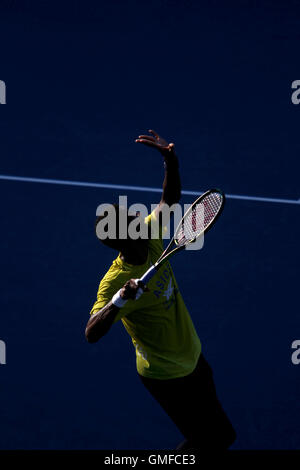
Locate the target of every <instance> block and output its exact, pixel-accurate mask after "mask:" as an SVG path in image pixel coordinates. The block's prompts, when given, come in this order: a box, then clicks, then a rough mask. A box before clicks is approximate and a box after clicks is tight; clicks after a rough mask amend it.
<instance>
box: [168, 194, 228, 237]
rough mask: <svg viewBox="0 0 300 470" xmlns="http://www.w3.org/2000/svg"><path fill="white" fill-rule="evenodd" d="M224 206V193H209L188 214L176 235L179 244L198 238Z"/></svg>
mask: <svg viewBox="0 0 300 470" xmlns="http://www.w3.org/2000/svg"><path fill="white" fill-rule="evenodd" d="M221 206H222V195H221V194H220V193H217V192H212V193H209V194H208V195H207V196H206V197H205V198H204V199H202V201H200V202H199V203H198V204H196V205H195V206H192V208H191V210H190V211H189V212H188V213H187V214H186V216H185V217H184V219H183V220H182V223H181V225H180V226H179V228H178V230H177V233H176V235H175V238H176V241H177V244H178V245H184V244H186V243H188V242H190V241H191V240H194V239H195V238H197V237H198V236H199V235H200V234H201V233H203V232H204V231H205V230H206V228H207V227H208V226H209V225H210V224H211V222H212V221H213V220H214V218H215V217H216V215H217V214H218V212H219V210H220V208H221Z"/></svg>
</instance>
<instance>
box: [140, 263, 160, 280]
mask: <svg viewBox="0 0 300 470" xmlns="http://www.w3.org/2000/svg"><path fill="white" fill-rule="evenodd" d="M155 273H156V267H155V266H151V268H149V269H148V271H146V272H145V274H144V275H143V276H142V277H141V278H140V281H142V282H143V283H144V284H147V283H148V282H149V281H150V279H152V277H153V276H154V275H155Z"/></svg>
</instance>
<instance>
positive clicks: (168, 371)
mask: <svg viewBox="0 0 300 470" xmlns="http://www.w3.org/2000/svg"><path fill="white" fill-rule="evenodd" d="M135 142H137V143H141V144H144V145H148V146H150V147H153V148H155V149H157V150H158V151H159V152H160V153H161V155H162V157H163V160H164V167H165V178H164V183H163V191H162V198H161V201H160V203H159V204H158V206H157V207H156V209H155V210H154V211H153V212H152V214H151V215H150V216H148V217H147V218H146V220H145V223H147V224H149V227H150V226H151V222H152V223H153V221H154V220H155V221H158V222H157V223H159V219H160V214H161V212H162V210H163V206H164V205H165V204H168V205H169V206H171V205H172V204H174V203H177V202H178V201H179V199H180V196H181V183H180V176H179V168H178V159H177V156H176V153H175V147H174V144H173V143H170V144H168V143H167V142H166V141H165V140H164V139H163V138H161V137H160V136H159V135H158V134H157V133H156V132H155V131H153V130H150V131H149V135H140V136H139V138H138V139H136V140H135ZM115 207H116V209H118V210H121V208H119V207H118V206H115ZM132 219H133V217H128V223H130V221H131V220H132ZM100 220H101V217H98V218H97V220H96V226H97V223H99V222H100ZM103 243H104V244H105V245H106V246H108V247H110V248H113V249H116V250H117V251H118V252H119V255H118V257H117V258H116V259H115V260H114V261H113V263H112V265H111V267H110V268H109V270H108V271H107V273H106V274H105V276H104V277H103V279H102V280H101V282H100V285H99V289H98V294H97V300H96V302H95V304H94V306H93V308H92V310H91V312H90V313H91V315H90V319H89V321H88V323H87V326H86V331H85V335H86V339H87V341H88V342H89V343H94V342H96V341H98V340H99V339H100V338H101V337H102V336H104V335H105V334H106V333H107V332H108V331H109V329H110V328H111V327H112V325H113V323H115V322H117V321H118V320H120V319H121V320H122V322H123V325H124V327H125V328H126V330H127V332H128V333H129V335H130V336H131V338H132V342H133V345H134V347H135V350H136V364H137V372H138V375H139V377H140V380H141V381H142V383H143V384H144V386H145V387H146V388H147V389H148V390H149V392H150V393H151V395H152V396H153V397H154V398H155V399H156V400H157V402H158V403H159V404H160V405H161V406H162V408H163V409H164V410H165V412H166V413H167V414H168V415H169V417H170V418H171V419H172V420H173V422H174V423H175V425H176V426H177V428H178V429H179V430H180V431H181V433H182V434H183V436H184V437H185V440H184V441H183V442H182V443H181V444H179V445H178V446H177V447H176V449H177V450H181V449H199V450H205V451H207V450H226V449H228V448H229V447H230V446H231V445H232V444H233V442H234V441H235V437H236V435H235V431H234V429H233V427H232V425H231V423H230V421H229V419H228V417H227V416H226V414H225V412H224V410H223V408H222V406H221V404H220V402H219V400H218V398H217V395H216V389H215V385H214V381H213V374H212V370H211V367H210V366H209V364H208V363H207V361H206V360H205V358H204V356H203V352H202V351H201V342H200V340H199V337H198V335H197V332H196V330H195V327H194V325H193V322H192V319H191V317H190V314H189V312H188V310H187V308H186V306H185V304H184V301H183V298H182V296H181V294H180V291H179V288H178V285H177V282H176V279H175V277H174V274H173V271H172V269H171V266H170V264H169V262H168V261H167V262H166V263H165V264H163V266H162V267H161V268H160V269H159V270H158V272H157V274H155V276H154V277H153V278H152V279H151V280H150V281H149V283H148V285H147V286H144V285H143V284H142V283H141V282H139V281H138V280H139V278H140V277H141V276H142V275H143V274H144V273H145V272H146V271H147V270H148V269H149V267H150V266H151V264H154V263H155V262H156V260H157V259H158V258H159V256H160V255H161V253H162V251H163V241H162V230H160V237H159V238H157V239H154V238H153V239H143V238H139V239H136V240H133V239H130V238H129V237H127V239H118V238H117V239H112V238H111V239H110V238H107V239H105V240H103ZM141 294H142V295H141Z"/></svg>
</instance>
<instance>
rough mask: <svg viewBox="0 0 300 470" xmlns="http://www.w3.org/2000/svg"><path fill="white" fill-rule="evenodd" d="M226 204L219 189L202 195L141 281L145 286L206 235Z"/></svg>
mask: <svg viewBox="0 0 300 470" xmlns="http://www.w3.org/2000/svg"><path fill="white" fill-rule="evenodd" d="M224 203H225V194H224V193H223V192H222V191H221V190H219V189H210V190H209V191H206V193H204V194H202V196H200V197H199V198H198V199H197V200H196V201H195V202H194V203H193V204H192V205H191V206H190V207H189V209H188V210H187V211H186V213H185V214H184V216H183V218H182V219H181V221H180V222H179V224H178V227H177V228H176V230H175V234H174V236H173V238H172V240H171V241H170V243H169V245H168V246H167V248H166V249H165V251H164V252H163V253H162V254H161V256H160V257H159V258H158V260H157V261H156V263H155V264H154V265H153V266H151V268H150V269H148V271H146V272H145V274H144V275H143V276H142V277H141V278H140V279H139V281H142V282H143V284H144V285H145V284H147V283H148V282H149V281H150V279H151V278H152V277H153V276H154V275H155V274H156V272H157V271H158V269H159V268H160V267H161V265H162V264H163V263H165V262H166V261H167V260H168V259H169V258H171V256H173V255H175V253H178V252H179V251H181V250H184V249H185V248H186V247H187V245H189V244H190V243H193V242H195V241H196V240H197V238H199V237H200V236H201V235H203V234H204V233H206V232H207V231H208V230H209V229H210V228H211V227H212V225H213V224H214V223H215V222H216V220H217V219H218V217H219V216H220V214H221V212H222V210H223V207H224Z"/></svg>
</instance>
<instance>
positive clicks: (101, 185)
mask: <svg viewBox="0 0 300 470" xmlns="http://www.w3.org/2000/svg"><path fill="white" fill-rule="evenodd" d="M0 180H5V181H19V182H21V183H42V184H60V185H64V186H81V187H84V188H102V189H120V190H127V191H143V192H148V193H161V192H162V189H161V188H150V187H148V186H128V185H124V184H106V183H89V182H86V181H68V180H56V179H47V178H31V177H27V176H26V177H23V176H10V175H0ZM181 192H182V194H184V195H188V196H199V195H200V194H202V193H203V191H200V190H199V191H181ZM226 197H227V198H228V199H240V200H244V201H256V202H273V203H279V204H298V205H300V199H298V200H297V199H280V198H271V197H257V196H242V195H239V194H226Z"/></svg>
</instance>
